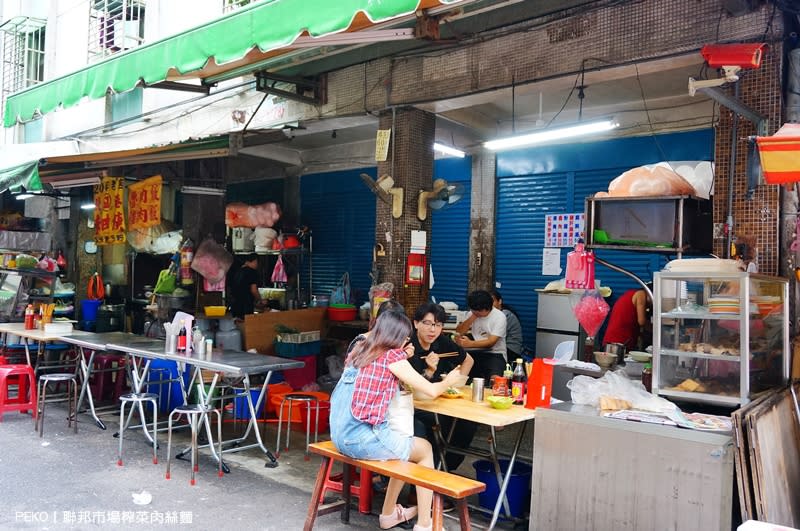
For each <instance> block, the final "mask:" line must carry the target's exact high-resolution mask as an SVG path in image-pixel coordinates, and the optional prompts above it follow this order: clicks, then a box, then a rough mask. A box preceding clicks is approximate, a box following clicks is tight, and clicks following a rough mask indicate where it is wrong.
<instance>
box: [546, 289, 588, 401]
mask: <svg viewBox="0 0 800 531" xmlns="http://www.w3.org/2000/svg"><path fill="white" fill-rule="evenodd" d="M536 293H537V295H538V302H537V314H536V315H537V318H536V357H537V358H552V357H553V353H554V352H555V349H556V347H557V346H558V344H559V343H562V342H564V341H574V342H575V348H574V349H573V352H572V359H576V358H579V357H580V353H581V352H583V343H584V341H585V339H586V332H585V331H584V330H583V328H581V325H580V324H579V323H578V320H577V319H576V318H575V315H574V314H573V313H572V303H571V302H570V297H575V296H576V295H570V294H565V293H545V292H542V291H540V290H536ZM572 376H573V374H572V373H568V372H565V371H560V370H556V371H553V390H552V395H553V396H554V397H555V398H558V399H559V400H570V392H569V389H567V382H568V381H569V380H571V379H572Z"/></svg>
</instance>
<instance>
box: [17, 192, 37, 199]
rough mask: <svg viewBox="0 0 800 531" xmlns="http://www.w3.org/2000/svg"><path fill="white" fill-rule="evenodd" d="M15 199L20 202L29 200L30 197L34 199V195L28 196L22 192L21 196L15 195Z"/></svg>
mask: <svg viewBox="0 0 800 531" xmlns="http://www.w3.org/2000/svg"><path fill="white" fill-rule="evenodd" d="M15 197H16V198H17V199H19V200H20V201H22V200H23V199H30V198H31V197H36V194H29V193H27V192H24V193H21V194H17V195H16V196H15Z"/></svg>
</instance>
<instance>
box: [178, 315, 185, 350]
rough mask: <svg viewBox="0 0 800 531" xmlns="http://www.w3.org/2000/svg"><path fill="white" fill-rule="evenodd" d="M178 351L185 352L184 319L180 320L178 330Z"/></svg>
mask: <svg viewBox="0 0 800 531" xmlns="http://www.w3.org/2000/svg"><path fill="white" fill-rule="evenodd" d="M176 348H177V350H178V352H186V321H184V320H181V328H180V330H179V331H178V344H177V346H176Z"/></svg>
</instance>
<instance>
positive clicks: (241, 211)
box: [225, 203, 281, 228]
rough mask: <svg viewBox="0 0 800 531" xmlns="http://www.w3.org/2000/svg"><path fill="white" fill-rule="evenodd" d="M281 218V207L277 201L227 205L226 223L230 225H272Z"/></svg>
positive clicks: (252, 226) (253, 226)
mask: <svg viewBox="0 0 800 531" xmlns="http://www.w3.org/2000/svg"><path fill="white" fill-rule="evenodd" d="M280 218H281V207H279V206H278V205H277V204H276V203H263V204H260V205H248V204H245V203H230V204H228V205H225V225H227V226H228V227H250V228H255V227H272V226H273V225H275V223H277V222H278V220H279V219H280Z"/></svg>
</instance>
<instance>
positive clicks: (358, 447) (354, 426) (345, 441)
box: [330, 365, 413, 461]
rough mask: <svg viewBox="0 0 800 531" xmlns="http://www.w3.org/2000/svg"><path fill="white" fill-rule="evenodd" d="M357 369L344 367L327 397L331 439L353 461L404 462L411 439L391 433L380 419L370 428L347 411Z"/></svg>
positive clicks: (409, 451) (349, 410)
mask: <svg viewBox="0 0 800 531" xmlns="http://www.w3.org/2000/svg"><path fill="white" fill-rule="evenodd" d="M356 376H358V369H356V368H355V367H353V366H352V365H348V366H347V367H345V369H344V372H343V373H342V378H341V379H340V380H339V383H338V384H336V389H334V390H333V395H331V411H330V429H331V440H332V441H333V444H335V445H336V448H337V449H338V450H339V451H340V452H342V453H343V454H345V455H347V456H350V457H353V458H355V459H372V460H375V461H384V460H388V459H401V460H403V461H408V457H409V455H410V454H411V442H412V439H413V438H412V437H408V436H405V435H401V434H400V433H398V432H395V431H392V430H391V429H390V428H389V424H388V423H387V422H386V421H385V420H384V421H383V422H381V423H380V424H377V425H375V426H373V425H372V424H368V423H366V422H363V421H361V420H358V419H356V418H355V417H354V416H353V413H352V411H351V409H350V405H351V404H352V402H353V393H354V391H355V387H356V386H355V382H356Z"/></svg>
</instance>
